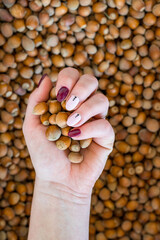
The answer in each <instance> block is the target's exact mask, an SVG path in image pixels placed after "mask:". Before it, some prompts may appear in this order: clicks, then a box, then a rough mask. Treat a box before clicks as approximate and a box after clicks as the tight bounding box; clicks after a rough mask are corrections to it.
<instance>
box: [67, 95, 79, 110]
mask: <svg viewBox="0 0 160 240" xmlns="http://www.w3.org/2000/svg"><path fill="white" fill-rule="evenodd" d="M78 103H79V98H78V97H76V96H74V95H73V96H71V97H70V98H69V100H68V101H67V102H66V109H67V110H73V109H74V108H75V107H76V106H77V105H78Z"/></svg>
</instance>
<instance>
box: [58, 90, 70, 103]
mask: <svg viewBox="0 0 160 240" xmlns="http://www.w3.org/2000/svg"><path fill="white" fill-rule="evenodd" d="M68 93H69V89H68V88H66V87H61V88H60V89H59V91H58V94H57V100H58V101H59V102H62V101H63V100H64V99H65V98H66V97H67V95H68Z"/></svg>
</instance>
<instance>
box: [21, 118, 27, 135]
mask: <svg viewBox="0 0 160 240" xmlns="http://www.w3.org/2000/svg"><path fill="white" fill-rule="evenodd" d="M22 131H23V134H24V135H25V134H26V131H27V125H26V121H24V122H23V126H22Z"/></svg>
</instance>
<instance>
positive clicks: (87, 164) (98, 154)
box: [23, 68, 115, 240]
mask: <svg viewBox="0 0 160 240" xmlns="http://www.w3.org/2000/svg"><path fill="white" fill-rule="evenodd" d="M63 86H65V87H67V88H68V89H69V93H68V95H67V97H66V102H67V101H69V99H70V97H71V96H72V95H73V96H77V97H78V98H79V103H78V105H77V106H76V107H75V108H74V112H73V113H72V114H71V115H74V113H78V114H80V116H81V120H80V121H79V122H78V123H76V124H75V125H72V127H75V128H76V129H77V128H78V129H80V131H81V134H80V135H78V136H76V137H74V138H73V139H75V140H81V139H86V138H93V141H92V143H91V145H90V146H89V147H88V148H87V149H85V150H83V155H84V160H83V162H81V163H80V164H74V163H70V162H69V160H68V158H67V153H68V152H67V151H60V150H58V149H57V148H56V146H55V143H53V142H49V141H48V140H47V139H46V137H45V131H46V127H45V126H42V124H41V123H40V120H39V117H38V116H35V115H33V114H32V111H33V108H34V106H35V105H36V104H37V103H39V102H42V101H46V100H47V99H48V98H49V91H50V89H51V88H52V83H51V81H50V79H49V78H48V76H46V77H45V78H44V80H43V81H42V83H41V84H40V86H39V88H37V89H36V90H35V91H34V92H33V93H32V94H31V96H30V98H29V103H28V107H27V112H26V117H25V121H24V125H23V132H24V135H25V139H26V143H27V146H28V149H29V153H30V156H31V159H32V163H33V165H34V168H35V172H36V180H35V189H34V197H33V202H32V211H31V220H30V228H29V236H28V239H29V240H32V239H33V240H36V239H39V240H43V239H44V240H49V239H56V240H62V239H65V240H72V239H74V240H75V239H76V240H81V239H82V240H87V239H88V237H89V230H88V228H89V212H90V200H91V193H92V188H93V186H94V184H95V182H96V180H97V179H98V177H99V176H100V174H101V172H102V171H103V168H104V166H105V164H106V160H107V157H108V155H109V154H110V152H111V151H112V148H113V143H114V138H115V135H114V131H113V128H112V127H111V125H110V124H109V122H108V121H107V120H105V116H106V114H107V112H108V106H109V104H108V99H107V97H106V96H104V95H103V94H102V93H97V92H96V89H97V87H98V81H97V79H96V78H95V77H93V76H91V75H82V76H79V73H78V71H77V70H76V69H74V68H65V69H63V70H62V71H61V72H60V73H59V75H58V80H57V83H56V93H58V91H59V89H60V88H61V87H63ZM91 117H94V119H95V120H94V121H92V122H88V123H86V121H87V120H88V119H90V118H91Z"/></svg>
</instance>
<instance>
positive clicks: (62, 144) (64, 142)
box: [56, 136, 71, 150]
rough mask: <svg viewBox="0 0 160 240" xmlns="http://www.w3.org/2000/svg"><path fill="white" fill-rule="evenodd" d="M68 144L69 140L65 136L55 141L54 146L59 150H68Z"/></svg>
mask: <svg viewBox="0 0 160 240" xmlns="http://www.w3.org/2000/svg"><path fill="white" fill-rule="evenodd" d="M70 144H71V138H69V137H66V136H61V137H60V138H59V139H58V140H57V141H56V146H57V148H58V149H59V150H66V149H67V148H69V146H70Z"/></svg>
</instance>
